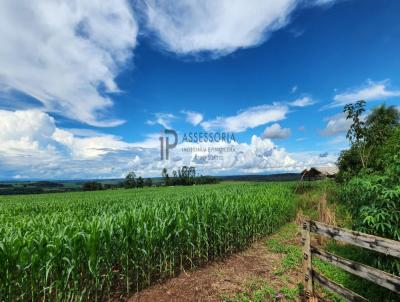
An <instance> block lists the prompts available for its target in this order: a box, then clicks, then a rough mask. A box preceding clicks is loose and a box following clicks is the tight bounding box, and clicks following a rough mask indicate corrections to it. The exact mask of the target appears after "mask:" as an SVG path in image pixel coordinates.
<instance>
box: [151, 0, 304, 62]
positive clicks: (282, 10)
mask: <svg viewBox="0 0 400 302" xmlns="http://www.w3.org/2000/svg"><path fill="white" fill-rule="evenodd" d="M299 2H300V1H298V0H248V1H242V0H203V1H191V0H176V1H174V2H173V5H172V4H171V2H170V1H168V0H145V5H144V6H145V9H144V11H145V15H146V19H147V27H148V28H149V30H151V31H152V32H154V33H155V34H156V35H157V37H158V38H159V39H160V41H161V44H162V45H163V46H164V47H165V48H166V49H167V50H169V51H173V52H175V53H178V54H191V53H196V52H202V51H210V52H214V54H215V55H217V56H218V55H224V54H228V53H231V52H233V51H235V50H236V49H238V48H246V47H251V46H255V45H258V44H260V43H262V42H264V41H265V39H267V38H268V35H269V34H270V33H271V32H273V31H275V30H277V29H279V28H281V27H283V26H284V25H286V24H287V22H288V19H289V16H290V13H291V12H292V11H293V10H294V8H295V7H296V5H297V4H298V3H299Z"/></svg>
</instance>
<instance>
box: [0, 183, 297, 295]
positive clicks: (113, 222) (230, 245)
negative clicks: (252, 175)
mask: <svg viewBox="0 0 400 302" xmlns="http://www.w3.org/2000/svg"><path fill="white" fill-rule="evenodd" d="M292 191H293V185H292V184H288V183H286V184H272V183H271V184H243V185H213V186H207V185H206V186H196V187H176V188H173V189H172V188H168V187H167V188H147V189H142V190H112V191H96V192H78V193H64V194H44V195H24V196H8V197H6V196H3V197H0V300H1V301H4V300H5V301H39V300H40V301H45V300H50V301H61V300H62V301H65V300H74V301H75V300H86V301H89V300H90V301H96V300H97V301H98V300H104V299H108V298H110V297H111V296H112V295H114V294H115V293H118V295H121V296H126V295H128V294H130V293H131V292H132V291H137V290H139V289H141V288H143V287H145V286H148V285H149V284H151V283H153V282H157V281H159V280H162V279H165V278H168V277H170V276H173V275H175V274H176V273H177V272H178V271H180V270H182V269H183V268H192V267H196V266H200V265H202V264H205V263H207V262H209V261H211V260H213V259H216V258H220V257H223V256H225V255H227V254H230V253H233V252H235V251H237V250H240V249H243V248H244V247H246V246H247V245H248V244H249V243H251V242H252V241H254V240H256V239H259V238H261V237H262V236H264V235H266V234H270V233H271V232H273V231H275V230H276V229H277V228H278V227H279V226H281V225H282V224H284V223H285V222H287V221H289V220H292V219H293V218H294V216H295V211H296V202H294V197H293V194H292ZM286 294H287V295H291V294H292V293H291V292H290V290H289V291H287V293H286ZM260 295H261V293H260Z"/></svg>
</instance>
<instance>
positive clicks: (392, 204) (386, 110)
mask: <svg viewBox="0 0 400 302" xmlns="http://www.w3.org/2000/svg"><path fill="white" fill-rule="evenodd" d="M364 105H365V102H363V101H360V102H357V103H356V104H350V105H347V106H346V107H345V110H344V111H345V112H346V113H347V117H348V118H349V119H351V120H352V122H353V123H352V126H351V128H350V130H349V132H348V134H347V137H348V139H349V141H350V143H351V147H350V149H349V150H346V151H343V152H342V154H341V157H340V158H339V167H340V174H339V178H338V181H339V182H341V183H342V186H341V189H340V191H339V199H340V201H341V202H342V204H345V205H347V206H348V208H349V212H350V214H351V217H352V227H353V228H354V229H356V230H358V231H361V232H365V233H370V234H374V235H378V236H382V237H387V238H391V239H395V240H400V113H399V111H398V110H397V109H396V108H395V107H393V106H392V107H386V106H385V105H381V106H379V107H376V108H374V109H373V110H372V111H371V113H370V114H369V115H368V116H367V117H366V119H363V118H362V117H361V114H362V113H363V112H364V111H365V109H364ZM368 259H369V260H370V261H371V262H370V263H369V264H370V265H373V266H376V267H379V268H381V269H384V270H387V271H389V272H391V273H394V274H397V275H400V262H399V261H398V260H395V259H393V258H391V257H385V256H380V255H379V256H376V257H375V255H374V257H368Z"/></svg>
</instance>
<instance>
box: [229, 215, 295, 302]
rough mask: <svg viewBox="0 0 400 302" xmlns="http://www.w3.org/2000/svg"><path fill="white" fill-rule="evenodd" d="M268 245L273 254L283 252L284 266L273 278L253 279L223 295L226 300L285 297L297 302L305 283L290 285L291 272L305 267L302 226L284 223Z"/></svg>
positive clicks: (258, 301)
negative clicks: (300, 238)
mask: <svg viewBox="0 0 400 302" xmlns="http://www.w3.org/2000/svg"><path fill="white" fill-rule="evenodd" d="M265 245H266V247H267V250H268V252H270V253H271V254H279V256H280V265H279V268H278V269H276V270H275V271H274V272H273V274H274V275H275V278H274V279H273V280H267V279H266V278H262V277H259V278H253V279H250V280H248V281H247V283H246V284H245V286H244V289H243V290H242V291H241V292H239V293H236V294H235V295H231V296H226V295H225V296H222V297H221V298H222V300H223V301H225V302H239V301H240V302H242V301H251V302H261V301H276V300H280V299H285V300H286V301H295V300H297V299H298V297H299V295H300V293H301V292H302V287H303V286H302V284H301V283H298V284H294V286H289V284H291V282H292V281H291V280H289V275H296V273H297V272H298V271H299V269H300V267H301V255H302V254H301V247H300V246H299V245H298V227H297V225H296V224H295V223H293V222H292V223H287V224H285V225H283V226H282V227H281V228H279V230H277V232H276V233H274V234H273V235H272V236H270V237H269V238H268V239H267V240H266V241H265Z"/></svg>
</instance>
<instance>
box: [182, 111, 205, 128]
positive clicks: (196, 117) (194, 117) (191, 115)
mask: <svg viewBox="0 0 400 302" xmlns="http://www.w3.org/2000/svg"><path fill="white" fill-rule="evenodd" d="M182 113H184V114H185V115H186V121H187V122H188V123H190V124H192V125H193V126H197V125H198V124H200V123H201V122H202V121H203V115H202V114H201V113H198V112H194V111H185V110H184V111H182Z"/></svg>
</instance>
